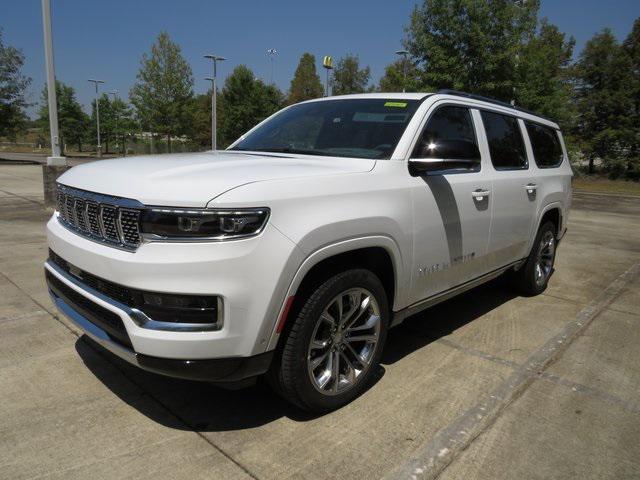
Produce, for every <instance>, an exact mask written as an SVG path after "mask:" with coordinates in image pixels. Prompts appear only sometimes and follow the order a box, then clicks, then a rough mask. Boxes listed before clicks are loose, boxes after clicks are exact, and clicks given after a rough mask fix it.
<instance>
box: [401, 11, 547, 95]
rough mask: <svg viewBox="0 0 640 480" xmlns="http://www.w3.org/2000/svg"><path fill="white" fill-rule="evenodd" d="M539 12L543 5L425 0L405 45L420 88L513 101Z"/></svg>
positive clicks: (413, 17) (414, 14)
mask: <svg viewBox="0 0 640 480" xmlns="http://www.w3.org/2000/svg"><path fill="white" fill-rule="evenodd" d="M538 9H539V0H529V1H527V2H523V1H519V2H516V1H513V0H510V1H508V0H455V1H451V0H425V2H424V4H423V6H422V7H416V9H415V10H414V11H413V13H412V15H411V22H410V25H409V27H408V29H407V39H406V41H405V44H406V47H407V49H408V50H409V52H410V54H411V56H412V57H413V59H414V60H415V61H416V62H417V63H418V66H419V67H420V69H421V75H420V77H421V85H420V86H421V87H422V88H425V89H429V90H431V89H441V88H453V89H456V90H464V91H468V92H473V93H477V94H481V95H486V96H489V97H493V98H497V99H500V100H504V101H509V100H511V99H512V97H513V88H514V86H515V83H514V78H515V72H516V54H518V53H519V52H520V49H521V46H522V45H523V44H524V43H526V42H527V41H528V39H530V38H531V37H532V36H533V35H534V33H535V28H536V23H537V13H538Z"/></svg>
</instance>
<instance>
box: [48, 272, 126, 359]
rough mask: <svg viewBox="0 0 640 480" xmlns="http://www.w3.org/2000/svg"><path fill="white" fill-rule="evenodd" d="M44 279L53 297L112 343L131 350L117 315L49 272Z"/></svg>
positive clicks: (124, 329)
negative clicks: (103, 333) (105, 335)
mask: <svg viewBox="0 0 640 480" xmlns="http://www.w3.org/2000/svg"><path fill="white" fill-rule="evenodd" d="M45 277H46V279H47V284H48V285H49V288H50V289H51V291H52V292H53V294H54V295H55V296H57V297H59V298H62V299H63V300H64V301H65V302H66V303H67V304H68V305H69V306H70V307H71V308H73V309H74V310H75V311H76V312H78V313H79V314H80V315H82V316H83V317H84V318H86V319H87V320H89V321H90V322H91V323H93V324H94V325H96V326H97V327H98V328H100V329H102V330H103V331H104V332H106V333H107V335H109V337H110V338H111V339H112V340H113V341H114V342H117V343H119V344H120V345H123V346H125V347H128V348H132V345H131V340H130V339H129V335H127V330H126V328H125V326H124V324H123V323H122V319H121V318H120V316H119V315H117V314H115V313H114V312H112V311H111V310H107V309H106V308H104V307H102V306H100V305H98V304H97V303H95V302H94V301H92V300H90V299H89V298H87V297H85V296H84V295H82V294H80V293H78V292H76V291H75V290H74V289H72V288H70V287H69V286H67V284H65V283H64V282H62V281H61V280H59V279H58V278H57V277H56V276H55V275H53V274H52V273H51V272H50V271H49V270H45Z"/></svg>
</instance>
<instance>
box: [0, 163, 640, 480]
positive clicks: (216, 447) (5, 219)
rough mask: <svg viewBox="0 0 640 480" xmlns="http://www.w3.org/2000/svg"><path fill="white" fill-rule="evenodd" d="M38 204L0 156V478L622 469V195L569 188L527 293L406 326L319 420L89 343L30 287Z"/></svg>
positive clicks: (633, 252)
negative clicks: (542, 280) (547, 274)
mask: <svg viewBox="0 0 640 480" xmlns="http://www.w3.org/2000/svg"><path fill="white" fill-rule="evenodd" d="M47 217H48V215H47V214H46V213H45V212H44V211H43V208H42V180H41V171H40V167H39V166H26V165H22V166H16V165H0V292H2V295H0V478H2V479H33V478H64V479H74V478H78V479H86V478H92V479H93V480H98V479H112V478H113V479H116V478H117V479H125V478H154V479H155V478H163V479H164V478H170V479H183V478H184V479H189V480H193V479H200V478H203V479H204V478H206V479H217V478H223V479H230V478H254V479H285V478H320V479H324V478H358V479H359V478H362V479H365V478H366V479H370V478H382V477H384V478H436V477H438V478H440V479H447V480H449V479H460V478H465V479H467V480H469V479H487V480H489V479H491V480H493V479H498V478H499V479H530V478H533V479H549V478H554V479H574V478H580V479H606V478H610V479H627V478H628V479H632V478H640V348H638V345H639V344H640V199H632V198H625V197H611V196H606V197H604V196H602V197H601V196H594V195H580V194H576V195H575V196H574V207H573V210H572V213H571V216H570V220H569V231H568V233H567V235H566V237H565V239H564V240H563V241H562V243H561V245H560V248H559V252H558V258H557V263H556V272H555V273H554V275H553V277H552V279H551V283H550V286H549V288H548V290H547V292H545V294H543V295H540V296H538V297H534V298H523V297H518V296H514V295H513V294H512V293H510V291H509V290H508V288H507V287H508V286H507V285H504V283H503V282H501V281H495V282H492V283H490V284H487V285H485V286H482V287H479V288H477V289H475V290H472V291H470V292H468V293H466V294H464V295H463V296H461V297H458V298H456V299H452V300H450V301H448V302H446V303H444V304H441V305H439V306H437V307H435V308H433V309H431V310H429V311H427V312H425V313H422V314H420V315H418V316H416V317H413V318H411V319H409V320H407V321H406V322H405V323H404V324H403V325H402V326H400V327H398V328H397V329H395V330H393V331H392V332H391V333H390V335H389V339H388V345H387V349H386V352H385V355H384V359H383V362H382V366H381V368H380V370H379V372H378V376H377V382H376V384H375V386H374V387H373V388H371V389H370V390H369V391H368V392H366V393H365V395H364V396H363V397H361V398H360V399H358V400H356V401H355V402H353V403H352V404H350V405H349V406H347V407H345V408H343V409H341V410H339V411H337V412H334V413H331V414H328V415H324V416H320V417H313V416H309V415H306V414H304V413H301V412H300V411H298V410H296V409H295V408H294V407H291V406H289V405H288V404H287V403H285V402H284V401H282V400H280V399H279V398H278V397H276V396H275V395H273V394H272V393H271V392H270V391H269V390H268V389H266V388H265V387H263V386H260V385H258V386H255V387H252V388H250V389H247V390H242V391H236V392H228V391H224V390H220V389H218V388H215V387H212V386H210V385H206V384H200V383H192V382H186V381H179V380H173V379H167V378H163V377H159V376H156V375H153V374H149V373H145V372H141V371H139V370H137V369H135V368H133V367H130V366H128V365H126V364H124V363H123V362H121V361H119V360H118V359H116V358H114V357H113V356H111V355H109V354H106V353H103V352H101V351H99V350H98V349H96V348H95V347H94V346H93V345H91V344H90V343H89V342H88V341H87V340H86V339H85V338H84V337H82V336H81V334H80V333H79V332H78V330H77V329H76V328H75V327H74V326H73V325H72V324H70V322H69V321H67V320H66V319H65V318H62V317H60V316H58V315H57V313H56V312H55V311H54V309H53V306H52V305H51V302H50V300H49V298H48V294H47V292H46V289H45V285H44V281H43V275H42V262H43V261H44V260H45V257H46V255H47V248H46V245H45V237H44V229H43V225H44V222H45V221H46V219H47Z"/></svg>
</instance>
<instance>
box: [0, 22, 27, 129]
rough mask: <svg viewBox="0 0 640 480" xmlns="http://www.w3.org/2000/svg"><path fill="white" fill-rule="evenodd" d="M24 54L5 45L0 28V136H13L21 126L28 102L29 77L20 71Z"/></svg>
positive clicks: (24, 118)
mask: <svg viewBox="0 0 640 480" xmlns="http://www.w3.org/2000/svg"><path fill="white" fill-rule="evenodd" d="M23 65H24V55H23V54H22V52H21V51H20V50H18V49H17V48H15V47H11V46H8V45H7V46H5V44H4V42H3V40H2V29H0V137H3V136H11V137H12V136H15V134H16V133H17V132H18V131H19V130H20V128H22V126H23V125H24V121H25V120H26V115H25V113H24V109H25V107H27V106H28V105H29V104H28V103H27V101H26V98H25V92H26V89H27V87H28V86H29V84H30V83H31V78H29V77H27V76H25V75H23V74H22V73H21V71H20V70H21V69H22V66H23Z"/></svg>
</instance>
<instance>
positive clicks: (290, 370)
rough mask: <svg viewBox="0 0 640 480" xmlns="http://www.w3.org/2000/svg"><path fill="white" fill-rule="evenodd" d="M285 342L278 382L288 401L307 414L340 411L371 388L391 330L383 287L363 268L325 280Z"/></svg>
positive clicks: (294, 320) (302, 309)
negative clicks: (306, 411)
mask: <svg viewBox="0 0 640 480" xmlns="http://www.w3.org/2000/svg"><path fill="white" fill-rule="evenodd" d="M291 320H293V324H292V325H291V328H290V330H289V333H288V335H287V337H286V339H284V342H285V343H284V348H283V349H282V355H281V358H280V361H279V362H278V363H277V364H276V365H275V366H274V368H276V369H277V372H275V378H276V380H277V382H278V384H279V385H278V386H279V388H278V390H279V391H280V393H281V394H283V396H285V398H287V399H288V400H291V401H293V402H294V403H296V404H297V405H299V406H300V407H302V408H304V409H305V410H309V411H315V412H322V411H329V410H333V409H336V408H339V407H341V406H343V405H345V404H347V403H349V402H350V401H352V400H353V399H354V398H356V397H357V396H359V395H360V394H361V393H362V392H363V391H364V390H365V389H366V388H367V387H368V386H369V385H370V383H371V380H372V378H373V377H372V375H373V373H374V370H375V369H376V368H377V366H378V365H379V362H380V357H381V354H382V349H383V346H384V342H385V339H386V332H387V325H388V305H387V298H386V294H385V291H384V288H383V286H382V283H381V282H380V280H379V279H378V277H376V276H375V275H374V274H373V273H372V272H370V271H368V270H364V269H353V270H347V271H345V272H342V273H338V274H337V275H334V276H332V277H331V278H329V279H327V280H326V281H324V282H323V283H322V284H321V285H320V286H318V287H317V288H315V289H314V290H313V291H312V292H310V293H309V295H308V296H307V298H305V299H304V304H303V305H302V307H301V308H300V311H299V313H298V315H297V316H296V317H295V319H291Z"/></svg>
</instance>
